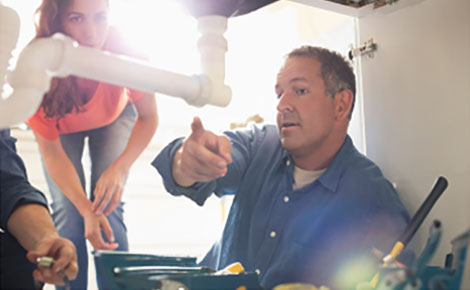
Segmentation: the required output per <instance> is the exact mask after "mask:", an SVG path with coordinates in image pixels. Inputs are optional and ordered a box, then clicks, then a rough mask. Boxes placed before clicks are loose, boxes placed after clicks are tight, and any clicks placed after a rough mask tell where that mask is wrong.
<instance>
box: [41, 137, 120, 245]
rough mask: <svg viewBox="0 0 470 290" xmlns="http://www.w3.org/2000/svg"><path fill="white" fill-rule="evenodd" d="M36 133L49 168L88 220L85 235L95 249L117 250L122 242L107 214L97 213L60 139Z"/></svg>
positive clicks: (59, 184) (53, 177)
mask: <svg viewBox="0 0 470 290" xmlns="http://www.w3.org/2000/svg"><path fill="white" fill-rule="evenodd" d="M34 134H35V136H36V141H37V143H38V145H39V149H40V150H41V154H42V157H43V160H44V164H45V165H46V169H47V172H48V173H49V174H50V176H51V178H52V179H53V180H54V182H55V184H56V185H57V186H58V187H59V188H60V190H61V191H62V192H63V193H64V194H65V195H66V196H67V198H68V199H69V200H70V201H71V202H72V203H73V205H74V206H75V207H76V208H77V210H78V211H79V213H80V214H81V215H82V217H83V219H84V221H85V237H86V238H87V239H88V240H89V241H90V243H91V244H92V245H93V247H94V248H95V249H102V250H113V249H115V248H117V247H118V244H116V243H113V241H114V238H113V231H112V229H111V226H110V225H109V223H108V220H107V219H106V217H104V216H101V217H98V216H97V215H96V214H95V213H93V211H92V209H91V206H92V204H91V201H89V200H88V199H87V197H86V194H85V192H84V190H83V188H82V186H81V183H80V179H79V177H78V174H77V172H76V170H75V168H74V166H73V164H72V162H71V161H70V159H69V158H68V156H67V155H66V154H65V151H64V149H63V148H62V144H61V142H60V139H59V138H57V139H55V140H48V139H46V138H44V137H42V136H41V135H39V134H37V133H34ZM101 229H102V230H103V231H104V232H105V234H106V236H107V238H108V240H109V241H110V242H111V243H109V242H105V241H104V240H103V238H102V236H101Z"/></svg>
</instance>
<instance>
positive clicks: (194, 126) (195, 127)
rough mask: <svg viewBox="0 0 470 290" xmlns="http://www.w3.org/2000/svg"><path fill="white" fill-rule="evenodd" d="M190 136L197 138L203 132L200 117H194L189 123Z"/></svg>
mask: <svg viewBox="0 0 470 290" xmlns="http://www.w3.org/2000/svg"><path fill="white" fill-rule="evenodd" d="M191 131H192V134H191V136H194V137H195V138H198V137H200V136H201V135H202V133H204V126H203V125H202V121H201V119H199V117H194V119H193V122H192V123H191Z"/></svg>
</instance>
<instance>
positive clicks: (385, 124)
mask: <svg viewBox="0 0 470 290" xmlns="http://www.w3.org/2000/svg"><path fill="white" fill-rule="evenodd" d="M358 23H359V32H360V41H361V43H362V42H364V41H366V40H368V39H370V38H373V39H374V40H375V41H376V42H377V44H378V50H377V52H376V53H375V54H374V57H373V58H367V57H363V58H362V59H361V65H362V78H363V79H362V82H363V85H364V89H363V95H364V115H365V134H366V147H367V155H368V156H369V157H370V158H371V159H373V160H374V161H376V162H377V163H378V164H379V166H380V167H381V168H382V169H383V171H384V173H385V175H386V176H388V177H389V178H390V179H391V180H392V181H393V182H395V183H396V184H397V186H398V188H397V190H398V192H399V194H400V196H401V197H402V199H404V201H405V202H406V205H407V206H408V208H409V210H410V212H411V213H414V212H415V211H416V210H417V209H418V207H419V206H420V205H421V203H422V202H423V201H424V199H425V198H426V197H427V195H428V194H429V192H430V189H431V186H432V185H433V183H434V181H435V179H436V178H437V177H438V176H440V175H442V176H445V177H446V178H447V179H448V181H449V187H448V189H447V190H446V191H445V192H444V194H443V195H442V196H441V198H440V200H438V202H437V203H436V205H435V207H434V208H433V209H432V211H431V212H430V214H429V216H428V217H427V219H426V220H425V222H424V223H423V225H422V226H421V228H420V230H419V231H418V232H417V234H416V236H415V238H414V244H415V245H414V246H415V248H416V250H417V251H418V253H419V252H420V251H421V250H422V248H423V247H424V244H425V242H426V240H427V237H428V231H429V227H430V225H431V222H432V221H433V220H434V219H438V220H440V221H442V223H443V231H444V232H443V238H442V240H441V243H440V245H439V248H438V252H437V254H436V255H435V257H434V259H433V261H432V264H433V265H439V266H443V265H444V264H443V263H444V258H445V255H446V254H447V253H448V252H450V251H451V246H450V242H451V240H452V239H453V238H454V237H456V236H457V235H458V234H460V233H462V232H464V231H465V230H468V229H469V227H470V183H469V179H470V154H469V150H470V1H468V0H451V1H442V0H425V1H399V2H398V4H395V5H392V6H390V7H385V8H383V9H378V10H377V11H375V12H372V13H370V14H368V15H366V16H364V17H362V18H359V21H358Z"/></svg>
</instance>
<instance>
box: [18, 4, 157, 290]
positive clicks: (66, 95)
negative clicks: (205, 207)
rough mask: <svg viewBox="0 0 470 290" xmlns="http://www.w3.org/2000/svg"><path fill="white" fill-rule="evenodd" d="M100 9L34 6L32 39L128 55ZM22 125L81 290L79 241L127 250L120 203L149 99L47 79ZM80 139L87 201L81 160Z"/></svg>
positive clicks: (151, 129)
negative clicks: (55, 37) (59, 39)
mask: <svg viewBox="0 0 470 290" xmlns="http://www.w3.org/2000/svg"><path fill="white" fill-rule="evenodd" d="M108 10H109V7H108V1H107V0H42V3H41V5H40V7H39V8H38V10H37V16H38V18H37V23H36V38H40V37H48V36H51V35H52V34H54V33H56V32H60V33H63V34H66V35H68V36H69V37H72V38H73V39H75V40H76V41H77V42H78V43H79V44H80V45H83V46H88V47H92V48H96V49H102V50H107V51H111V52H114V53H119V54H127V55H130V56H133V57H136V55H135V54H133V53H131V52H130V51H129V50H128V49H126V48H125V47H124V46H123V45H122V42H121V41H119V38H118V37H117V34H116V32H115V31H114V30H112V28H110V27H109V24H108ZM84 61H86V60H84ZM27 123H28V125H29V126H30V127H31V128H32V130H33V131H34V134H35V137H36V140H37V143H38V144H39V148H40V151H41V156H42V160H43V162H44V165H45V173H46V178H47V181H48V184H49V189H50V192H51V197H52V204H51V206H52V210H53V218H54V222H55V225H56V227H57V230H58V231H59V233H60V235H61V236H63V237H66V238H68V239H70V240H72V241H73V242H74V244H75V246H76V248H77V255H78V264H79V275H78V277H77V279H76V280H75V281H73V283H72V287H73V288H77V289H86V288H87V273H88V259H87V248H86V240H85V238H86V239H88V241H89V242H90V243H91V245H92V246H93V247H94V248H95V249H96V250H98V249H101V250H115V249H117V250H122V251H126V250H128V243H127V234H126V227H125V224H124V221H123V208H122V202H121V197H122V192H123V187H124V183H125V179H126V177H127V175H128V172H129V169H130V167H131V165H132V164H133V163H134V161H135V160H136V159H137V157H138V156H139V155H140V154H141V153H142V151H143V150H144V149H145V147H146V146H147V145H148V143H149V142H150V140H151V138H152V136H153V135H154V133H155V130H156V128H157V123H158V117H157V107H156V102H155V97H154V96H153V94H146V93H143V92H138V91H132V90H127V89H125V88H122V87H118V86H114V85H109V84H105V83H99V82H96V81H92V80H88V79H84V78H78V77H74V76H70V77H67V78H63V79H59V78H55V79H53V81H52V83H51V89H50V91H49V92H48V93H47V94H46V95H45V96H44V99H43V102H42V104H41V107H40V108H39V110H38V111H37V112H36V114H35V115H33V117H31V119H29V120H28V122H27ZM85 139H87V140H88V151H89V155H90V160H91V170H90V172H91V177H90V199H88V197H87V194H86V190H85V176H84V171H83V165H82V162H81V161H82V154H83V150H84V145H85ZM102 231H103V233H104V235H102ZM97 278H98V286H99V287H100V288H104V287H105V285H104V284H103V283H102V282H101V281H100V274H99V273H97Z"/></svg>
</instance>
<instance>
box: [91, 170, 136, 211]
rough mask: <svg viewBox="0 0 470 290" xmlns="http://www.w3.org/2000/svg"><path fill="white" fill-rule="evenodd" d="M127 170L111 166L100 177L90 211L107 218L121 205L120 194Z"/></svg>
mask: <svg viewBox="0 0 470 290" xmlns="http://www.w3.org/2000/svg"><path fill="white" fill-rule="evenodd" d="M127 173H128V170H127V169H124V170H123V169H122V167H120V166H118V165H116V163H113V164H111V166H109V168H108V169H106V170H105V171H104V172H103V174H102V175H101V177H100V179H99V180H98V182H97V183H96V187H95V192H94V193H93V194H94V197H95V200H94V201H93V205H92V210H93V212H94V213H95V214H96V215H98V216H99V215H101V214H103V211H104V210H105V209H106V211H105V212H104V214H105V215H106V216H107V215H109V214H110V213H111V212H112V211H113V210H115V209H116V208H117V207H118V206H119V204H120V203H121V198H122V192H123V190H124V181H125V179H126V176H127Z"/></svg>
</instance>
